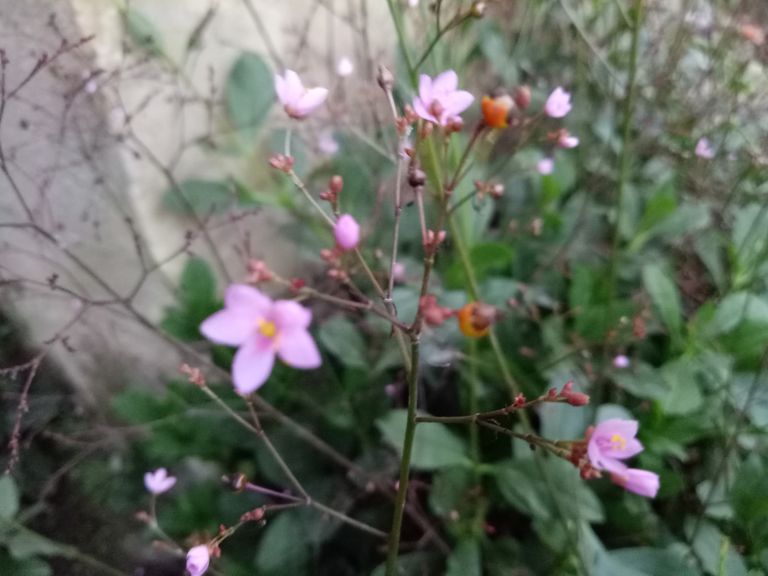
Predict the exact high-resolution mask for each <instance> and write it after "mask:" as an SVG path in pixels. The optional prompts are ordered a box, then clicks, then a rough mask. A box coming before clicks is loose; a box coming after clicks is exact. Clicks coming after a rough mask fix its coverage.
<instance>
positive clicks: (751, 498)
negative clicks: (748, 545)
mask: <svg viewBox="0 0 768 576" xmlns="http://www.w3.org/2000/svg"><path fill="white" fill-rule="evenodd" d="M731 504H732V505H733V510H734V512H735V513H736V518H737V520H738V522H737V523H738V526H739V528H740V529H741V530H744V531H745V532H746V533H747V534H749V537H750V539H751V541H752V545H753V546H755V547H756V548H757V549H758V550H762V549H765V548H768V470H766V466H765V464H764V463H762V462H760V461H759V460H758V459H757V458H751V459H750V460H748V461H747V462H746V463H745V464H744V465H742V466H741V468H740V469H739V470H738V471H737V473H736V482H735V483H734V485H733V488H732V490H731Z"/></svg>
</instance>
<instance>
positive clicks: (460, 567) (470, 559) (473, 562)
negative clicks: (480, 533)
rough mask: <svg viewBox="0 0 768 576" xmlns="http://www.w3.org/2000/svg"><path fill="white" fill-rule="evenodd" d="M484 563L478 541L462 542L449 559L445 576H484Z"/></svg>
mask: <svg viewBox="0 0 768 576" xmlns="http://www.w3.org/2000/svg"><path fill="white" fill-rule="evenodd" d="M482 574H483V563H482V557H481V554H480V544H479V543H478V541H477V540H474V539H472V540H462V541H461V542H459V545H458V546H456V548H455V549H454V550H453V552H452V553H451V555H450V556H449V557H448V565H447V569H446V572H445V576H482Z"/></svg>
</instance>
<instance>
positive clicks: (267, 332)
mask: <svg viewBox="0 0 768 576" xmlns="http://www.w3.org/2000/svg"><path fill="white" fill-rule="evenodd" d="M259 333H260V334H261V335H262V336H266V337H267V338H274V337H275V336H277V326H275V323H274V322H270V321H269V320H259Z"/></svg>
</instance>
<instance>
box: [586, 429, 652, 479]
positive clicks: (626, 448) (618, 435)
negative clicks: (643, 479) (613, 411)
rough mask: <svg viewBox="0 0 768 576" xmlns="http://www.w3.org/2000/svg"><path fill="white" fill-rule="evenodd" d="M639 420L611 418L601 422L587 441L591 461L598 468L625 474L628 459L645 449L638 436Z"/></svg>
mask: <svg viewBox="0 0 768 576" xmlns="http://www.w3.org/2000/svg"><path fill="white" fill-rule="evenodd" d="M637 427H638V424H637V420H622V419H620V418H611V419H610V420H605V421H603V422H600V423H599V424H598V425H597V426H595V429H594V430H593V431H592V435H591V436H590V437H589V442H588V443H587V455H588V456H589V461H590V463H591V464H592V466H593V467H594V468H596V469H597V470H605V471H607V472H612V473H615V474H623V473H625V472H626V470H627V466H626V464H624V463H623V462H621V460H626V459H627V458H631V457H632V456H634V455H636V454H638V453H640V452H642V451H643V445H642V444H641V443H640V441H639V440H637V438H635V436H637Z"/></svg>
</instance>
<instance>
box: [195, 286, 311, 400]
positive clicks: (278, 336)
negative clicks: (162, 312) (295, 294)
mask: <svg viewBox="0 0 768 576" xmlns="http://www.w3.org/2000/svg"><path fill="white" fill-rule="evenodd" d="M311 321H312V312H311V311H310V310H309V309H308V308H305V307H304V306H302V305H301V304H299V303H298V302H294V301H293V300H276V301H273V300H272V299H271V298H269V297H268V296H267V295H266V294H263V293H262V292H261V291H259V290H257V289H256V288H253V287H251V286H247V285H245V284H232V285H231V286H229V288H227V292H226V294H225V296H224V309H223V310H219V311H218V312H216V313H214V314H213V315H211V316H209V317H208V318H207V319H206V320H205V321H203V323H202V324H201V325H200V332H202V334H203V335H204V336H205V337H206V338H208V340H211V341H212V342H215V343H217V344H224V345H226V346H237V347H238V351H237V353H236V354H235V359H234V361H233V363H232V380H233V382H234V384H235V390H237V392H238V393H240V394H250V393H251V392H254V391H255V390H258V389H259V388H260V387H261V386H262V384H264V382H266V381H267V378H269V375H270V373H271V372H272V368H273V366H274V363H275V356H276V355H277V356H278V357H279V358H280V360H282V361H283V362H284V363H286V364H287V365H288V366H291V367H293V368H299V369H302V370H311V369H313V368H317V367H318V366H320V364H321V362H322V360H321V358H320V352H319V351H318V349H317V346H316V345H315V341H314V340H313V339H312V336H311V335H310V333H309V330H308V328H309V324H310V322H311Z"/></svg>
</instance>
